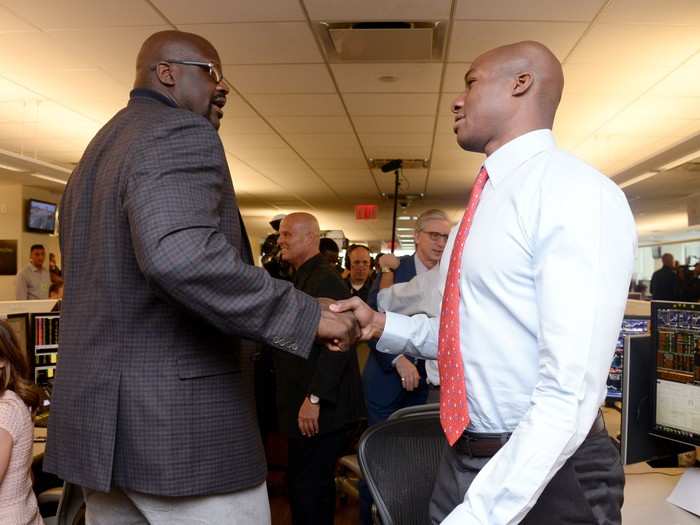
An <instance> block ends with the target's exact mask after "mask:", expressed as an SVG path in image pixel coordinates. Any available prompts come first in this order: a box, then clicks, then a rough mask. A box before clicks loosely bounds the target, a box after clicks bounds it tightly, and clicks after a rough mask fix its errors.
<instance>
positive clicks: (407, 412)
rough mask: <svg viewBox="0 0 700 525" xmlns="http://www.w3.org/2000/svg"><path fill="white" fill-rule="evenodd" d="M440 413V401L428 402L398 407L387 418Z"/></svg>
mask: <svg viewBox="0 0 700 525" xmlns="http://www.w3.org/2000/svg"><path fill="white" fill-rule="evenodd" d="M435 412H437V413H438V414H439V413H440V403H429V404H425V405H414V406H410V407H404V408H399V409H398V410H397V411H396V412H394V413H393V414H391V415H390V416H389V420H390V421H391V420H393V419H398V418H400V417H409V416H415V415H420V414H432V413H435Z"/></svg>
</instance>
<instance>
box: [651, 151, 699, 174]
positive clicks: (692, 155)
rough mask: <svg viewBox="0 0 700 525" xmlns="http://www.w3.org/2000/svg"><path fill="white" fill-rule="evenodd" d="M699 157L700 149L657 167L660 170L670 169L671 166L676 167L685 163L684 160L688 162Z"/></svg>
mask: <svg viewBox="0 0 700 525" xmlns="http://www.w3.org/2000/svg"><path fill="white" fill-rule="evenodd" d="M698 157H700V151H694V152H693V153H689V154H688V155H684V156H683V157H681V158H680V159H676V160H674V161H673V162H669V163H668V164H664V165H663V166H660V167H659V169H660V170H662V171H666V170H672V169H673V168H677V167H678V166H681V165H682V164H685V163H686V162H690V161H691V160H693V159H696V158H698Z"/></svg>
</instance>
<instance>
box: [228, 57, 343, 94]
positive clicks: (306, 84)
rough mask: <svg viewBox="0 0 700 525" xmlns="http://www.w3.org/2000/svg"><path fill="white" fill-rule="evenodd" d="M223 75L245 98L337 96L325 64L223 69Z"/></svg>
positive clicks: (231, 67) (230, 67)
mask: <svg viewBox="0 0 700 525" xmlns="http://www.w3.org/2000/svg"><path fill="white" fill-rule="evenodd" d="M224 74H225V75H226V78H227V79H229V81H230V82H231V83H232V84H233V86H234V87H235V88H236V89H237V90H238V91H240V92H241V93H243V94H249V93H335V86H334V85H333V81H332V80H331V76H330V75H329V74H328V69H327V68H326V66H325V65H323V64H293V65H274V66H226V65H225V66H224Z"/></svg>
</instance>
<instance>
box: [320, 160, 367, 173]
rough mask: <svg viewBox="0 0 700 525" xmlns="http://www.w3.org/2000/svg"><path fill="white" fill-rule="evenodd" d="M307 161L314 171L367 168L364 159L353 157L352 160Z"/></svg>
mask: <svg viewBox="0 0 700 525" xmlns="http://www.w3.org/2000/svg"><path fill="white" fill-rule="evenodd" d="M308 161H309V164H311V167H312V168H314V169H315V170H340V169H362V168H367V160H366V159H365V158H364V157H355V158H352V159H308Z"/></svg>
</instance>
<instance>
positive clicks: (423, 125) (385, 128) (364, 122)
mask: <svg viewBox="0 0 700 525" xmlns="http://www.w3.org/2000/svg"><path fill="white" fill-rule="evenodd" d="M352 121H353V122H354V124H355V128H356V129H357V132H358V133H361V134H362V133H396V134H398V133H432V131H433V126H434V125H435V118H434V117H401V116H395V117H353V119H352Z"/></svg>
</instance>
